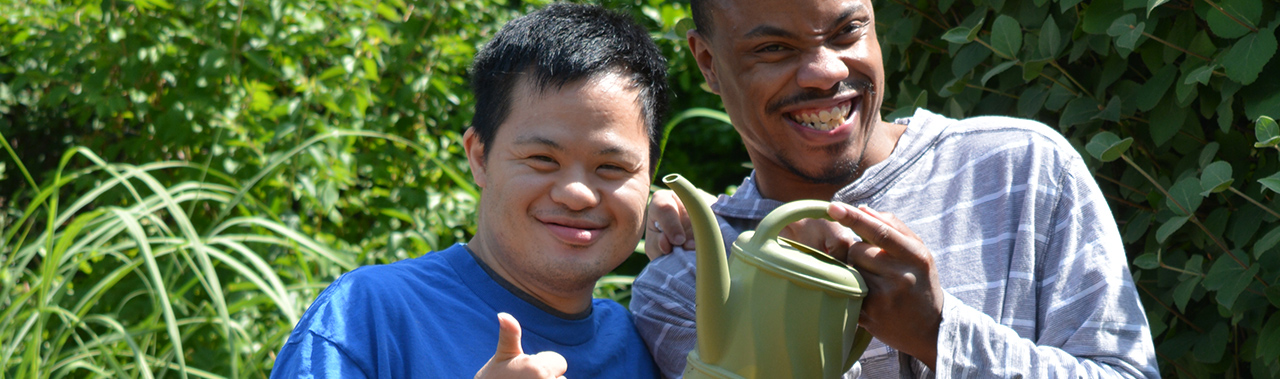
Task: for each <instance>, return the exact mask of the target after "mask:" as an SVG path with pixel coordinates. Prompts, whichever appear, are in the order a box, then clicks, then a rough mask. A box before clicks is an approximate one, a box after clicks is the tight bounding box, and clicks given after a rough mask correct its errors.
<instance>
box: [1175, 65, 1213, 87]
mask: <svg viewBox="0 0 1280 379" xmlns="http://www.w3.org/2000/svg"><path fill="white" fill-rule="evenodd" d="M1216 68H1218V65H1216V64H1211V65H1208V66H1204V67H1200V68H1197V69H1195V70H1192V71H1191V73H1190V74H1187V79H1186V80H1184V81H1183V84H1191V83H1192V82H1195V83H1200V84H1209V78H1211V77H1213V70H1214V69H1216Z"/></svg>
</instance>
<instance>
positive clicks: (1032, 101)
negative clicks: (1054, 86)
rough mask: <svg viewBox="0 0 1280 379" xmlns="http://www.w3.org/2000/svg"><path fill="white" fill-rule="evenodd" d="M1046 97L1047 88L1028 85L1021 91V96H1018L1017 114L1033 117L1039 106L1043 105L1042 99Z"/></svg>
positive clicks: (1047, 96) (1047, 93)
mask: <svg viewBox="0 0 1280 379" xmlns="http://www.w3.org/2000/svg"><path fill="white" fill-rule="evenodd" d="M1048 98H1049V90H1047V89H1045V88H1044V87H1041V86H1028V87H1027V89H1026V91H1024V92H1022V96H1019V97H1018V115H1019V116H1022V117H1034V116H1035V115H1036V113H1038V112H1040V108H1042V107H1044V101H1045V99H1048Z"/></svg>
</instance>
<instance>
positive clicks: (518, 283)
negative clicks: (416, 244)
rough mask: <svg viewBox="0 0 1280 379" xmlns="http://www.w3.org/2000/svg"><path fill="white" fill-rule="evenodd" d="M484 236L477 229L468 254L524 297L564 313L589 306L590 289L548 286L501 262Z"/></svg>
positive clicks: (499, 253)
mask: <svg viewBox="0 0 1280 379" xmlns="http://www.w3.org/2000/svg"><path fill="white" fill-rule="evenodd" d="M485 236H486V234H484V231H483V230H477V231H476V235H475V237H472V238H471V241H469V242H468V243H467V246H468V247H470V248H471V251H472V252H474V253H475V255H476V257H477V258H479V259H480V261H481V262H484V264H485V265H487V266H489V268H490V269H492V270H493V272H494V273H496V274H497V275H498V276H500V277H502V279H503V280H506V281H507V282H508V283H511V285H512V286H515V287H516V288H517V289H519V290H521V291H524V293H525V294H528V295H529V296H530V297H533V298H534V299H535V300H537V301H540V302H542V303H543V304H545V305H547V306H548V307H551V308H552V309H555V310H557V311H560V312H562V313H565V314H578V313H582V312H585V311H586V310H587V309H589V308H590V307H591V292H592V290H593V289H594V286H586V287H585V288H573V289H565V288H560V287H561V286H556V285H553V284H551V283H544V282H543V280H539V279H538V278H535V277H532V276H531V275H529V272H530V271H531V270H533V269H532V268H525V269H522V268H521V267H519V263H518V262H513V261H511V260H510V259H504V255H503V254H501V252H499V251H496V250H497V249H496V248H494V247H493V246H491V244H489V243H486V241H485V240H486V238H484V237H485ZM493 245H496V244H493ZM578 287H582V286H578Z"/></svg>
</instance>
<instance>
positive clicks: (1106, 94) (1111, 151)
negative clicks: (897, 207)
mask: <svg viewBox="0 0 1280 379" xmlns="http://www.w3.org/2000/svg"><path fill="white" fill-rule="evenodd" d="M876 14H877V18H878V20H879V25H877V26H878V28H877V31H878V32H879V33H880V39H881V41H882V47H883V48H884V52H885V61H886V69H887V70H888V71H890V72H889V73H888V83H891V84H890V85H889V87H890V88H888V89H887V90H888V91H889V93H888V94H887V95H886V101H885V103H886V106H885V112H886V114H889V113H892V114H893V115H904V114H909V112H911V110H912V109H914V108H916V107H921V106H923V107H926V108H929V109H933V110H936V111H940V112H942V113H943V114H946V115H949V116H952V117H961V116H973V115H981V114H996V115H1013V116H1021V117H1028V118H1033V119H1037V120H1040V121H1043V122H1045V123H1047V124H1049V125H1051V126H1055V127H1057V128H1058V130H1060V131H1061V132H1062V133H1063V134H1064V135H1065V136H1067V138H1068V139H1069V140H1070V141H1072V143H1073V144H1074V145H1076V146H1077V148H1078V149H1079V150H1081V153H1082V155H1085V156H1086V157H1092V159H1091V160H1090V161H1089V164H1090V165H1091V167H1093V169H1094V175H1095V178H1096V179H1097V180H1098V182H1099V184H1101V185H1102V187H1103V191H1104V192H1105V194H1106V195H1107V198H1108V200H1109V201H1110V204H1111V208H1112V210H1113V213H1114V214H1115V216H1116V220H1117V221H1118V222H1119V223H1120V225H1121V230H1122V232H1123V236H1124V240H1125V243H1126V248H1127V249H1128V252H1129V256H1130V258H1131V259H1133V260H1134V261H1133V262H1134V265H1135V266H1136V267H1135V271H1134V280H1135V281H1136V284H1137V286H1138V288H1139V290H1140V295H1141V296H1142V300H1143V302H1144V305H1145V307H1146V310H1147V312H1148V318H1149V319H1150V322H1151V326H1152V333H1153V334H1154V337H1155V340H1156V344H1157V353H1158V358H1159V360H1160V364H1161V369H1162V371H1163V372H1165V373H1166V374H1167V375H1169V376H1179V377H1200V378H1204V377H1220V376H1229V377H1237V376H1245V377H1248V376H1254V377H1277V376H1280V361H1278V360H1280V317H1278V316H1277V307H1280V286H1277V282H1280V254H1277V253H1276V250H1277V246H1276V245H1277V243H1276V242H1277V240H1280V227H1277V226H1275V221H1276V219H1277V218H1278V217H1280V215H1278V214H1277V209H1280V207H1278V205H1280V204H1277V202H1278V201H1277V199H1276V196H1275V195H1276V192H1275V191H1277V190H1280V180H1278V179H1277V178H1280V176H1276V175H1277V171H1280V164H1277V162H1278V160H1277V154H1276V152H1277V151H1275V150H1273V149H1271V148H1270V147H1274V146H1275V145H1276V139H1271V136H1275V135H1277V132H1276V131H1275V124H1274V122H1271V121H1270V119H1269V118H1265V117H1263V116H1265V115H1276V114H1280V87H1277V82H1276V81H1275V80H1274V78H1269V77H1267V76H1266V75H1265V74H1263V73H1265V72H1275V71H1276V70H1277V69H1278V68H1280V59H1272V58H1273V56H1274V55H1275V51H1276V28H1277V26H1280V20H1277V19H1276V17H1275V16H1276V4H1275V3H1274V2H1270V1H1266V2H1264V1H1261V0H1225V1H1220V2H1214V1H1208V0H1206V1H1167V0H1099V1H1091V2H1081V1H1079V0H1054V1H1049V0H1035V1H1004V0H985V1H984V0H979V1H975V2H972V3H964V2H956V1H948V0H940V1H937V2H923V1H917V2H905V1H879V2H877V3H876ZM888 118H890V119H891V118H893V116H888ZM1253 120H1258V121H1257V122H1256V130H1255V123H1254V122H1253ZM1256 141H1265V142H1264V143H1260V144H1258V145H1257V146H1255V142H1256Z"/></svg>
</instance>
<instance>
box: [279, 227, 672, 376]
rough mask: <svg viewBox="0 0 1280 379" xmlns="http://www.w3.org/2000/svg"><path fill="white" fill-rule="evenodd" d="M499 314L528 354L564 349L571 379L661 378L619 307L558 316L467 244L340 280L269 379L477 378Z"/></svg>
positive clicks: (311, 312)
mask: <svg viewBox="0 0 1280 379" xmlns="http://www.w3.org/2000/svg"><path fill="white" fill-rule="evenodd" d="M526 296H527V295H526ZM498 312H507V313H510V314H511V315H512V316H515V318H516V320H517V321H519V322H520V327H521V330H522V331H523V334H522V338H521V339H522V341H521V343H522V344H523V347H524V351H525V353H526V354H534V353H537V352H540V351H554V352H556V353H559V354H560V355H562V356H564V358H565V361H567V362H568V364H569V370H568V372H566V373H565V376H566V377H569V378H577V379H586V378H654V377H657V367H656V366H655V365H654V363H653V358H652V357H651V356H650V355H649V350H648V349H646V348H645V345H644V342H643V341H642V340H641V339H640V336H639V334H637V333H636V329H635V325H634V323H633V322H632V319H631V314H630V313H629V312H627V310H626V309H625V308H623V307H622V306H621V305H619V304H618V303H616V302H614V301H612V300H605V299H595V300H594V301H593V302H592V309H591V310H590V314H589V315H587V316H586V317H585V318H580V319H566V318H562V317H558V316H556V315H553V314H551V313H548V312H547V311H545V310H543V309H541V308H539V306H537V305H534V304H532V303H530V302H528V301H525V300H523V299H521V298H520V297H519V296H517V295H515V294H513V293H512V292H511V291H509V290H507V289H506V288H504V287H503V286H502V284H499V282H497V281H495V280H494V279H493V278H491V277H490V275H489V274H488V273H486V270H485V267H482V266H481V265H480V263H479V261H478V260H477V259H476V258H475V257H473V256H472V255H471V254H470V252H468V251H467V249H466V247H465V246H463V245H461V244H458V245H454V246H452V247H450V248H448V249H446V250H443V251H440V252H435V253H431V254H427V255H425V256H422V257H420V258H416V259H409V260H404V261H400V262H396V263H393V264H389V265H380V266H367V267H361V268H358V269H356V270H353V271H351V272H350V273H347V274H345V275H342V276H341V277H339V278H338V279H337V280H335V281H334V282H333V283H332V284H330V285H329V287H328V288H326V289H325V290H324V292H322V293H321V294H320V297H319V298H317V299H316V301H315V303H313V304H311V306H310V307H309V308H307V313H306V314H305V315H303V316H302V319H301V320H299V321H298V325H297V327H295V328H294V330H293V333H292V334H290V335H289V340H288V342H286V343H285V345H284V347H283V348H281V349H280V355H279V357H277V358H276V363H275V368H274V369H273V371H272V372H271V377H273V378H292V377H299V376H309V377H310V376H314V377H343V378H346V377H354V378H359V377H370V378H373V377H382V378H470V377H472V376H474V375H475V373H476V371H479V370H480V368H481V367H483V366H484V364H485V363H486V362H488V361H489V358H490V357H492V356H493V353H494V350H495V349H496V348H497V346H498Z"/></svg>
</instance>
